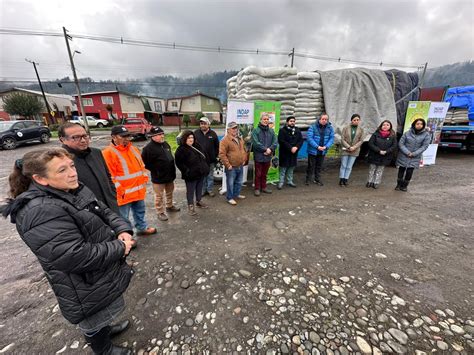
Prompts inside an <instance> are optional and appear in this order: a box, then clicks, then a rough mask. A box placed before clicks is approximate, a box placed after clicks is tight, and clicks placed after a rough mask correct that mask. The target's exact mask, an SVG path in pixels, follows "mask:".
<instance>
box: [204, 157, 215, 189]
mask: <svg viewBox="0 0 474 355" xmlns="http://www.w3.org/2000/svg"><path fill="white" fill-rule="evenodd" d="M215 167H216V163H211V164H209V175H207V176H206V177H204V183H203V185H202V193H203V194H205V193H206V192H211V191H212V189H213V188H214V168H215Z"/></svg>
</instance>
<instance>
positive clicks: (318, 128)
mask: <svg viewBox="0 0 474 355" xmlns="http://www.w3.org/2000/svg"><path fill="white" fill-rule="evenodd" d="M307 140H308V168H307V169H306V185H309V182H310V181H311V180H312V181H313V183H315V184H317V185H319V186H323V185H324V184H323V182H322V180H321V170H322V167H323V162H324V157H325V156H326V154H327V152H328V150H329V148H331V146H332V145H333V143H334V129H333V128H332V125H331V123H329V116H328V115H327V114H325V113H323V114H322V115H321V117H320V118H319V120H318V121H316V122H315V123H314V124H312V125H311V126H310V127H309V129H308V136H307Z"/></svg>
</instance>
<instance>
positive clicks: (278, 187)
mask: <svg viewBox="0 0 474 355" xmlns="http://www.w3.org/2000/svg"><path fill="white" fill-rule="evenodd" d="M282 187H283V183H282V182H279V183H278V185H277V189H278V190H281V188H282Z"/></svg>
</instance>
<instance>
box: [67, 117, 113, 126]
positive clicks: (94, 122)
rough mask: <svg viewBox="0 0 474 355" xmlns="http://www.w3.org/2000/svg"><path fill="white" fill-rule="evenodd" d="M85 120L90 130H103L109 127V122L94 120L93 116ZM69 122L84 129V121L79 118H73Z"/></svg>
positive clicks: (99, 119)
mask: <svg viewBox="0 0 474 355" xmlns="http://www.w3.org/2000/svg"><path fill="white" fill-rule="evenodd" d="M86 118H87V124H88V125H89V128H92V127H97V128H103V127H106V126H108V125H109V121H107V120H103V119H101V118H95V117H94V116H86ZM71 122H72V123H77V124H80V125H81V126H83V127H84V120H83V118H82V117H81V116H74V117H73V118H72V120H71Z"/></svg>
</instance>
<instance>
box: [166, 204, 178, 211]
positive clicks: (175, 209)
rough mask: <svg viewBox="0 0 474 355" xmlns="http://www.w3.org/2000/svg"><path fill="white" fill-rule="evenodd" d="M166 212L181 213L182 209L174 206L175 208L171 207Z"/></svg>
mask: <svg viewBox="0 0 474 355" xmlns="http://www.w3.org/2000/svg"><path fill="white" fill-rule="evenodd" d="M166 210H167V211H168V212H179V211H181V208H179V207H176V206H174V205H173V206H171V207H166Z"/></svg>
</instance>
